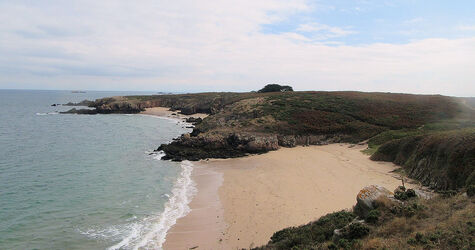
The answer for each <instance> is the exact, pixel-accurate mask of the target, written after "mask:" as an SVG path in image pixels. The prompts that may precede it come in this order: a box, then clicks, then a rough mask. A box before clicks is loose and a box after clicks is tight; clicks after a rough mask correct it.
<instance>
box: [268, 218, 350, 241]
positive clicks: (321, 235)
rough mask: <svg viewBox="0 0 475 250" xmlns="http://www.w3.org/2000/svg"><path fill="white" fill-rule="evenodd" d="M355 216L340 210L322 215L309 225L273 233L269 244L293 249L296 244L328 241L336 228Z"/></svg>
mask: <svg viewBox="0 0 475 250" xmlns="http://www.w3.org/2000/svg"><path fill="white" fill-rule="evenodd" d="M355 217H356V215H354V214H353V213H351V212H347V211H340V212H335V213H331V214H327V215H325V216H322V217H320V219H318V220H317V221H314V222H311V223H309V224H307V225H303V226H300V227H289V228H285V229H283V230H280V231H277V232H275V233H274V234H273V235H272V237H271V240H270V242H269V246H272V247H273V248H275V249H291V248H292V247H294V246H300V247H302V246H305V245H307V246H308V245H313V244H316V243H322V242H325V241H328V240H329V239H331V237H332V236H333V231H334V230H335V229H339V228H342V227H344V226H346V225H347V224H348V223H350V222H351V221H352V220H353V219H354V218H355Z"/></svg>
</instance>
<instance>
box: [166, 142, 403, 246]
mask: <svg viewBox="0 0 475 250" xmlns="http://www.w3.org/2000/svg"><path fill="white" fill-rule="evenodd" d="M365 148H366V146H365V145H357V146H354V145H349V144H332V145H325V146H310V147H295V148H281V149H279V150H277V151H272V152H269V153H266V154H262V155H254V156H249V157H243V158H236V159H224V160H222V159H213V160H209V161H200V162H198V163H195V168H194V173H193V179H194V181H195V182H196V183H197V188H198V194H197V195H196V197H195V198H194V199H193V201H192V202H191V203H190V207H191V209H192V211H191V212H190V213H189V214H188V215H187V216H185V217H183V218H180V219H179V220H178V221H177V224H176V225H175V226H173V227H172V229H171V230H170V231H169V233H168V235H167V239H166V242H165V244H164V249H189V248H194V249H237V248H239V249H240V248H249V247H253V246H260V245H263V244H266V243H267V242H268V241H269V239H270V236H272V234H273V233H274V232H276V231H278V230H280V229H283V228H285V227H289V226H298V225H302V224H306V223H308V222H310V221H312V220H315V219H318V218H319V217H320V216H322V215H325V214H327V213H329V212H333V211H339V210H342V209H350V208H351V207H352V206H353V205H354V204H356V194H357V193H358V192H359V190H360V189H361V188H363V187H365V186H368V185H371V184H378V185H381V186H384V187H386V188H388V189H389V190H391V191H392V190H394V189H395V188H396V187H397V186H398V185H400V184H401V181H400V179H399V178H398V177H399V175H398V174H395V173H392V171H393V170H395V169H396V168H397V167H396V166H395V165H394V164H392V163H387V162H374V161H371V160H369V157H368V156H367V155H365V154H363V153H361V150H363V149H365ZM223 215H224V218H223Z"/></svg>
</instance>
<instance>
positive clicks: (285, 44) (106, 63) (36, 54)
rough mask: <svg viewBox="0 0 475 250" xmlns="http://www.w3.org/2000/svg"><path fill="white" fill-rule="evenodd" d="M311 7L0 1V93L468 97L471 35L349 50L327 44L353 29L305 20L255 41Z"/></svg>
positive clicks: (264, 2) (178, 0)
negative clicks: (278, 86)
mask: <svg viewBox="0 0 475 250" xmlns="http://www.w3.org/2000/svg"><path fill="white" fill-rule="evenodd" d="M312 8H313V6H312V4H309V3H308V2H307V1H305V0H296V1H285V0H261V1H254V0H242V1H237V2H236V1H230V0H229V1H227V0H220V1H212V0H209V1H204V2H199V3H198V2H193V1H191V2H190V1H186V0H175V1H165V0H163V1H157V0H153V1H152V0H143V1H140V4H138V3H137V2H131V1H118V0H102V1H93V0H83V1H80V2H75V1H73V2H69V1H68V2H66V1H60V0H48V1H41V2H31V1H26V0H25V1H22V0H17V1H0V9H1V11H2V14H1V15H0V55H2V56H1V57H0V88H5V87H9V88H10V87H13V88H24V87H35V88H38V87H41V88H50V89H51V88H61V89H68V88H69V89H134V90H145V89H148V90H150V89H152V90H153V89H156V90H186V91H196V90H252V89H256V88H258V86H260V85H261V84H264V83H269V82H285V83H290V84H292V85H293V86H294V87H295V89H298V90H304V89H307V90H309V89H313V90H315V89H317V90H348V89H351V90H364V91H396V92H415V93H444V94H460V95H469V94H470V95H475V86H474V85H473V79H475V72H474V71H473V70H471V68H470V67H471V65H474V64H475V57H473V56H472V57H470V56H467V55H473V54H475V38H470V37H468V38H463V39H462V38H460V39H421V40H417V41H411V42H407V43H399V44H391V43H388V42H386V43H366V45H350V44H347V43H343V42H341V40H344V39H340V40H339V39H338V38H350V37H352V36H353V35H357V33H356V32H357V30H358V31H361V29H357V28H358V27H357V25H356V24H355V28H352V27H346V26H335V25H329V24H325V23H322V22H313V20H310V21H309V20H305V21H302V22H300V23H297V24H296V25H294V26H292V29H293V28H294V27H298V28H297V29H294V30H290V31H288V32H281V33H272V34H269V33H263V32H262V29H261V28H262V26H263V25H266V24H273V23H278V22H280V21H282V20H288V19H292V18H293V17H295V16H296V15H299V14H302V13H308V11H309V9H312ZM302 20H304V19H302ZM352 26H353V24H352ZM319 39H321V40H325V42H321V40H319ZM316 40H317V41H316ZM335 41H337V42H335ZM329 44H331V46H330V45H329Z"/></svg>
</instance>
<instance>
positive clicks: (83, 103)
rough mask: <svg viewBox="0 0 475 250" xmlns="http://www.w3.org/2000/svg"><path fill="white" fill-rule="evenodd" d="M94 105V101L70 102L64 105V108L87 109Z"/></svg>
mask: <svg viewBox="0 0 475 250" xmlns="http://www.w3.org/2000/svg"><path fill="white" fill-rule="evenodd" d="M93 104H94V102H93V101H89V100H82V101H80V102H68V103H66V104H63V106H85V107H89V106H91V105H93ZM57 105H59V104H57Z"/></svg>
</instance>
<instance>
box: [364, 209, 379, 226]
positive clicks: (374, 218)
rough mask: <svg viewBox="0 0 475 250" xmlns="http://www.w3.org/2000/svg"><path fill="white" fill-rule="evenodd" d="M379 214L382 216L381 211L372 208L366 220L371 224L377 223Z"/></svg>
mask: <svg viewBox="0 0 475 250" xmlns="http://www.w3.org/2000/svg"><path fill="white" fill-rule="evenodd" d="M379 216H381V212H379V211H378V210H371V211H369V213H368V216H367V217H366V219H365V221H366V222H368V223H371V224H375V223H376V222H378V220H379Z"/></svg>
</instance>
